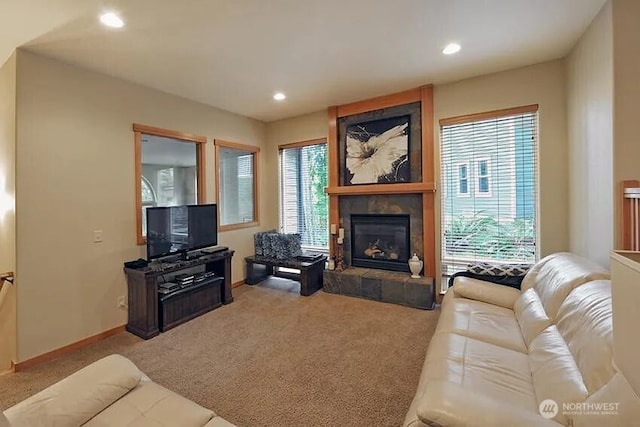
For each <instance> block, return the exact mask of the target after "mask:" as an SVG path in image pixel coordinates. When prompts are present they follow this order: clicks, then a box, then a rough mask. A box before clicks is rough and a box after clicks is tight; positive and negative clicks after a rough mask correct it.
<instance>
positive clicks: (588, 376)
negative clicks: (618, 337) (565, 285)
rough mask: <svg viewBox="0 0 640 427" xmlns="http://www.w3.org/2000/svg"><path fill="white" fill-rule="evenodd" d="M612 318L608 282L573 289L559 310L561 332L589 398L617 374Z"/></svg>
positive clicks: (593, 283) (559, 328)
mask: <svg viewBox="0 0 640 427" xmlns="http://www.w3.org/2000/svg"><path fill="white" fill-rule="evenodd" d="M612 316H613V314H612V309H611V282H610V281H609V280H597V281H593V282H589V283H585V284H584V285H582V286H580V287H578V288H576V289H574V290H573V292H571V294H569V296H568V297H567V298H566V299H565V300H564V302H563V303H562V305H561V306H560V309H559V310H558V317H557V319H556V320H557V323H556V325H557V327H558V331H559V332H560V334H561V335H562V337H563V338H564V340H565V341H566V343H567V346H568V347H569V350H570V351H571V354H572V355H573V357H574V359H575V361H576V364H577V365H578V369H579V370H580V372H581V373H582V378H583V379H584V382H585V384H586V386H587V389H588V390H589V394H592V393H595V392H596V391H597V390H598V389H600V388H601V387H603V386H604V385H605V384H606V383H607V382H609V381H610V380H611V378H612V377H613V375H614V374H615V369H614V367H613V322H612Z"/></svg>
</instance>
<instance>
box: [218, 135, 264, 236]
mask: <svg viewBox="0 0 640 427" xmlns="http://www.w3.org/2000/svg"><path fill="white" fill-rule="evenodd" d="M218 156H220V158H219V159H218V161H219V165H220V171H219V172H220V176H219V182H218V184H219V194H220V225H231V224H243V223H251V222H254V221H256V218H255V211H256V209H255V188H254V185H255V179H254V162H255V153H253V152H250V151H246V150H239V149H236V148H229V147H224V146H221V147H219V150H218Z"/></svg>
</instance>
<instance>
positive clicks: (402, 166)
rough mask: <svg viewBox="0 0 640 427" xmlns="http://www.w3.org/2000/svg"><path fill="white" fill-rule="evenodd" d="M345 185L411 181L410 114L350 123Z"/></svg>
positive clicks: (347, 139) (347, 133) (348, 127)
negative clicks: (409, 154)
mask: <svg viewBox="0 0 640 427" xmlns="http://www.w3.org/2000/svg"><path fill="white" fill-rule="evenodd" d="M346 151H347V152H346V165H345V166H346V167H345V184H346V185H350V184H373V183H393V182H408V181H409V172H410V171H409V156H408V153H409V116H408V115H407V116H400V117H392V118H388V119H379V120H374V121H370V122H365V123H357V124H353V125H349V126H347V131H346Z"/></svg>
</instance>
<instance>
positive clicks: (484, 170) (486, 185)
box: [476, 158, 491, 197]
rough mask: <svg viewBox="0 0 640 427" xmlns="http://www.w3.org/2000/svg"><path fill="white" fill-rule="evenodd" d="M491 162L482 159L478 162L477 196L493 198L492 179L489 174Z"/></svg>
mask: <svg viewBox="0 0 640 427" xmlns="http://www.w3.org/2000/svg"><path fill="white" fill-rule="evenodd" d="M489 162H490V160H489V159H488V158H487V159H481V160H477V161H476V178H477V181H478V183H477V185H476V196H481V197H482V196H485V197H491V177H490V174H489V168H490V166H489Z"/></svg>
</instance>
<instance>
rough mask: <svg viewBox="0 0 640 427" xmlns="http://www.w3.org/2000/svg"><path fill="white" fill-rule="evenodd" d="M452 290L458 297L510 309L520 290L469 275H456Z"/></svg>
mask: <svg viewBox="0 0 640 427" xmlns="http://www.w3.org/2000/svg"><path fill="white" fill-rule="evenodd" d="M453 291H454V293H455V295H456V296H458V297H463V298H468V299H473V300H477V301H482V302H486V303H489V304H493V305H499V306H501V307H505V308H510V309H512V310H513V306H514V305H515V303H516V300H517V299H518V298H519V297H520V291H519V290H517V289H514V288H510V287H508V286H502V285H496V284H495V283H491V282H485V281H483V280H478V279H472V278H470V277H456V280H455V281H454V282H453Z"/></svg>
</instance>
